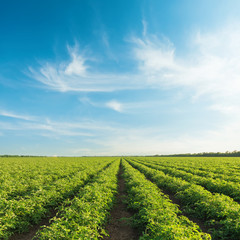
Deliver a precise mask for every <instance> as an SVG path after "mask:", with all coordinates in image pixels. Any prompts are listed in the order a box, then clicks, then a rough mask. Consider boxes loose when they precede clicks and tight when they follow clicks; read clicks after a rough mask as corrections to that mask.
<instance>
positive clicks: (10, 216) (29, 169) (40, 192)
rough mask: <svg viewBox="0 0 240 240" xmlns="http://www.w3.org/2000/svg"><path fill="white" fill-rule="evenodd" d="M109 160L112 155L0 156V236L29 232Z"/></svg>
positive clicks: (6, 236) (110, 160) (5, 237)
mask: <svg viewBox="0 0 240 240" xmlns="http://www.w3.org/2000/svg"><path fill="white" fill-rule="evenodd" d="M112 161H113V159H112V158H109V159H107V160H105V161H103V160H102V159H99V158H98V159H96V158H95V159H94V158H92V159H90V158H87V159H79V158H60V159H58V158H17V159H16V158H9V159H7V161H4V159H1V163H2V168H1V172H2V173H3V176H2V175H0V181H2V185H1V188H0V239H8V238H9V237H10V236H11V235H12V234H13V233H14V232H19V233H21V232H26V231H28V229H29V227H30V226H31V225H32V224H37V223H39V221H40V220H41V219H42V218H43V217H44V216H46V215H47V214H48V213H49V211H50V209H52V208H54V207H57V206H58V205H59V204H61V203H62V202H63V201H65V200H66V199H67V198H68V197H70V196H73V195H74V194H75V193H76V192H79V190H80V189H81V187H82V186H83V185H84V184H85V183H86V182H88V181H89V180H90V179H91V178H92V176H94V175H95V174H96V173H97V172H98V171H100V170H101V169H103V168H104V167H106V166H107V165H108V164H109V163H110V162H112ZM24 182H25V184H24ZM20 189H21V191H20ZM19 192H21V195H20V196H19V195H18V194H17V193H19ZM13 193H14V194H13Z"/></svg>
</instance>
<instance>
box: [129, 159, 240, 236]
mask: <svg viewBox="0 0 240 240" xmlns="http://www.w3.org/2000/svg"><path fill="white" fill-rule="evenodd" d="M130 163H131V165H133V166H134V167H136V168H137V169H139V170H140V171H141V172H143V173H144V174H145V175H146V176H148V177H149V178H150V179H151V180H152V181H154V182H155V183H156V184H157V185H158V186H159V187H160V188H163V189H167V190H169V191H171V192H172V193H175V194H176V195H175V196H176V198H178V199H179V200H180V201H181V203H182V205H183V206H185V211H186V212H187V213H188V214H191V215H193V216H195V217H197V218H200V219H203V220H204V221H207V222H208V224H209V225H210V226H212V227H213V228H215V229H214V230H213V231H212V236H213V237H214V238H216V239H236V240H237V239H240V224H239V223H240V205H239V204H238V203H237V202H235V201H233V199H231V198H230V197H228V196H226V195H223V194H218V193H216V194H212V193H211V192H209V191H207V190H206V189H205V188H203V187H202V186H199V185H196V184H194V183H191V182H188V181H185V180H183V179H182V178H180V177H173V176H170V175H167V174H165V173H164V172H162V171H160V170H155V169H153V168H154V167H153V168H149V167H147V166H144V165H143V164H140V163H137V162H136V161H132V160H131V161H130ZM147 165H149V164H147ZM219 226H221V227H219Z"/></svg>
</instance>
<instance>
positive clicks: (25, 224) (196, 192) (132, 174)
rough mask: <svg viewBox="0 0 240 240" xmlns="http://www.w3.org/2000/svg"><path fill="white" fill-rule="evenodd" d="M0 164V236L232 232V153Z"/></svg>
mask: <svg viewBox="0 0 240 240" xmlns="http://www.w3.org/2000/svg"><path fill="white" fill-rule="evenodd" d="M0 164H1V165H0V183H1V185H0V239H10V240H15V239H23V240H26V239H42V240H43V239H45V240H47V239H86V240H87V239H104V240H107V239H113V240H114V239H116V240H117V239H121V240H123V239H129V240H130V239H140V240H144V239H169V240H171V239H179V240H180V239H214V240H215V239H219V240H220V239H226V240H238V239H240V182H239V180H240V158H238V157H232V158H231V157H8V158H7V157H6V158H5V157H2V158H0Z"/></svg>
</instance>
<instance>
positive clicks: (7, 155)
mask: <svg viewBox="0 0 240 240" xmlns="http://www.w3.org/2000/svg"><path fill="white" fill-rule="evenodd" d="M0 157H43V156H33V155H9V154H5V155H0Z"/></svg>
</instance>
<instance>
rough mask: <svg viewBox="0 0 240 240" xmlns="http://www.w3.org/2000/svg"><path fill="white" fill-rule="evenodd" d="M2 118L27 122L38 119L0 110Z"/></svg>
mask: <svg viewBox="0 0 240 240" xmlns="http://www.w3.org/2000/svg"><path fill="white" fill-rule="evenodd" d="M0 116H4V117H10V118H16V119H22V120H26V121H32V120H34V119H36V117H34V116H29V115H22V114H16V113H13V112H9V111H6V110H0Z"/></svg>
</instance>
